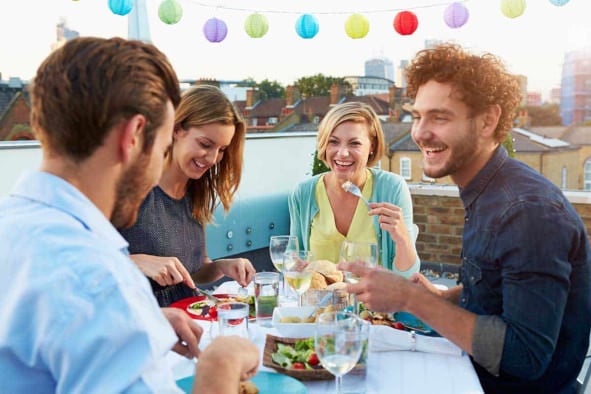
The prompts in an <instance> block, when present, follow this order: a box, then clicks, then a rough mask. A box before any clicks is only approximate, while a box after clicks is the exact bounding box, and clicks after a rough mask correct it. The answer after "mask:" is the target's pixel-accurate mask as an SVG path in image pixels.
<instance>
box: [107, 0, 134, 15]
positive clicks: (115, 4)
mask: <svg viewBox="0 0 591 394" xmlns="http://www.w3.org/2000/svg"><path fill="white" fill-rule="evenodd" d="M109 9H110V10H111V12H112V13H113V14H115V15H121V16H124V15H127V14H129V13H130V12H131V10H132V9H133V0H109Z"/></svg>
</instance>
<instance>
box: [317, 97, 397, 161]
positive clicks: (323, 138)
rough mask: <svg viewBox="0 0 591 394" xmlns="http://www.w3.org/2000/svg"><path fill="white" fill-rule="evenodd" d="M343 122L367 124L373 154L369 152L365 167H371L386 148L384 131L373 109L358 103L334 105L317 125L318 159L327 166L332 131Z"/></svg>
mask: <svg viewBox="0 0 591 394" xmlns="http://www.w3.org/2000/svg"><path fill="white" fill-rule="evenodd" d="M344 122H355V123H365V124H367V127H368V135H369V140H370V141H371V143H372V145H373V149H372V150H373V152H370V155H369V158H368V160H367V166H368V167H373V166H374V165H375V164H376V163H377V162H378V161H379V160H380V159H381V158H382V156H383V155H384V149H385V146H386V144H385V142H384V131H383V130H382V123H381V122H380V119H379V118H378V115H377V114H376V113H375V111H374V110H373V108H371V107H370V106H369V105H367V104H365V103H361V102H358V101H351V102H347V103H343V104H338V105H335V106H334V107H332V108H331V109H330V111H328V112H327V114H326V116H325V117H324V118H323V119H322V121H321V122H320V124H319V125H318V136H317V138H316V148H317V149H318V159H320V160H322V161H323V162H324V164H326V165H327V166H328V163H327V162H326V147H327V146H328V140H329V139H330V135H331V134H332V132H333V131H334V129H335V128H336V127H337V126H338V125H340V124H341V123H344Z"/></svg>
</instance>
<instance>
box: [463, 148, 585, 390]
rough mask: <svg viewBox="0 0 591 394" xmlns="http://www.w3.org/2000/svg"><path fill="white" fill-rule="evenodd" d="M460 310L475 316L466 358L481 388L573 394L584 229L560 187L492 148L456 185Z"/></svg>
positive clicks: (580, 354)
mask: <svg viewBox="0 0 591 394" xmlns="http://www.w3.org/2000/svg"><path fill="white" fill-rule="evenodd" d="M460 197H461V199H462V202H463V204H464V208H465V214H466V216H465V223H464V234H463V242H462V243H463V250H462V267H461V271H460V275H461V276H460V280H461V283H462V285H463V290H462V294H461V297H460V306H462V307H463V308H465V309H467V310H469V311H471V312H473V313H475V314H477V315H479V316H478V318H477V321H476V326H475V330H474V336H473V339H472V347H473V362H474V366H475V368H476V372H477V373H478V376H479V378H480V381H481V383H482V386H483V388H484V389H485V392H487V393H497V392H498V393H511V392H516V393H517V392H518V393H530V392H531V393H546V392H547V393H574V392H575V391H574V390H575V380H576V378H577V375H578V373H579V370H580V368H581V366H582V365H583V361H584V358H585V354H586V353H587V348H588V346H589V329H590V327H591V271H590V267H591V266H590V264H591V262H590V258H591V254H590V248H589V241H588V238H587V233H586V230H585V227H584V225H583V222H582V220H581V218H580V217H579V215H578V213H577V212H576V211H575V209H574V208H573V207H572V205H571V204H570V203H569V202H568V200H567V199H566V198H565V197H564V195H563V193H562V192H561V191H560V190H559V189H558V188H557V187H555V186H554V185H553V184H551V183H550V182H549V181H548V180H547V179H545V178H544V177H543V176H541V175H540V174H539V173H537V172H536V171H534V170H533V169H531V168H530V167H528V166H526V165H525V164H523V163H521V162H519V161H517V160H514V159H512V158H510V157H509V156H508V154H507V151H506V150H505V149H504V148H503V147H499V148H498V149H497V150H496V152H495V153H494V155H493V157H492V158H491V160H490V161H489V162H488V163H487V164H486V166H485V167H484V168H483V169H482V170H481V171H480V172H479V173H478V174H477V176H476V177H475V178H474V179H473V180H472V181H471V182H470V184H469V185H468V186H467V187H466V188H464V189H462V190H461V191H460Z"/></svg>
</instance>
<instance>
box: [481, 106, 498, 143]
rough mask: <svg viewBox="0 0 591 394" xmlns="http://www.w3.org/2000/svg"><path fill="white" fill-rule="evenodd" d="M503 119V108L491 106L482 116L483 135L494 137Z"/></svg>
mask: <svg viewBox="0 0 591 394" xmlns="http://www.w3.org/2000/svg"><path fill="white" fill-rule="evenodd" d="M500 117H501V106H500V105H498V104H495V105H491V106H490V107H488V110H486V112H484V114H483V115H482V119H481V122H482V128H481V130H482V133H483V134H484V135H487V136H492V135H493V134H494V132H495V129H496V128H497V125H498V124H499V118H500Z"/></svg>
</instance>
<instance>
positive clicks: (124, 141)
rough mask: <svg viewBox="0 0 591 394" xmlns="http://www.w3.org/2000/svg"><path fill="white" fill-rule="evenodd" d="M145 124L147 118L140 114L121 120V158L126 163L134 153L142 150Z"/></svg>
mask: <svg viewBox="0 0 591 394" xmlns="http://www.w3.org/2000/svg"><path fill="white" fill-rule="evenodd" d="M145 126H146V118H145V117H144V115H140V114H137V115H134V116H132V117H131V118H129V119H127V120H124V121H122V122H121V125H120V127H121V130H120V133H121V137H120V140H119V141H120V152H121V159H122V161H123V162H124V163H127V162H128V161H129V160H130V158H131V157H132V156H133V155H134V154H137V153H139V152H141V150H142V142H143V140H144V138H143V137H144V136H143V133H144V127H145Z"/></svg>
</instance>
